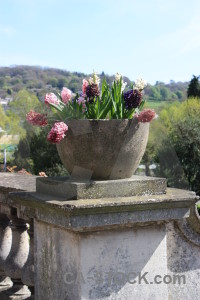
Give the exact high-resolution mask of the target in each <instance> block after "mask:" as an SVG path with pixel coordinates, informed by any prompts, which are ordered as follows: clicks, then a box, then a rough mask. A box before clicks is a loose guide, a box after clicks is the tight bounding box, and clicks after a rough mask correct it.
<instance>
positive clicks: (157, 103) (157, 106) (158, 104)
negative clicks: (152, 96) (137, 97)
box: [145, 101, 172, 112]
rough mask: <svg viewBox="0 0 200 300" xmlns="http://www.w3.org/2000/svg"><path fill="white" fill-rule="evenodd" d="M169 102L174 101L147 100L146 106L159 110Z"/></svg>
mask: <svg viewBox="0 0 200 300" xmlns="http://www.w3.org/2000/svg"><path fill="white" fill-rule="evenodd" d="M169 103H172V101H146V103H145V108H151V109H155V111H156V112H157V111H160V110H161V109H162V108H164V106H165V105H166V104H169Z"/></svg>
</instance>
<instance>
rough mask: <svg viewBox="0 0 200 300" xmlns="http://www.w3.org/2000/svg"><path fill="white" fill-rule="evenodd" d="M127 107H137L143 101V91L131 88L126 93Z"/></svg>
mask: <svg viewBox="0 0 200 300" xmlns="http://www.w3.org/2000/svg"><path fill="white" fill-rule="evenodd" d="M124 102H125V107H126V109H128V110H129V109H132V108H137V107H138V106H139V105H140V103H141V102H142V93H141V92H140V91H139V90H129V91H127V92H126V93H124Z"/></svg>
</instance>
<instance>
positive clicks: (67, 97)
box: [61, 87, 72, 104]
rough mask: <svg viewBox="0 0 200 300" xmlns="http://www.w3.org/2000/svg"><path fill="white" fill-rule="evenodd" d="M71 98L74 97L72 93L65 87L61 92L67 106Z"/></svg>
mask: <svg viewBox="0 0 200 300" xmlns="http://www.w3.org/2000/svg"><path fill="white" fill-rule="evenodd" d="M71 96H72V92H71V91H70V90H69V89H67V88H66V87H64V88H63V89H62V92H61V98H62V101H63V102H64V103H65V104H67V103H68V102H69V100H70V98H71Z"/></svg>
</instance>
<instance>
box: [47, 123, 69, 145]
mask: <svg viewBox="0 0 200 300" xmlns="http://www.w3.org/2000/svg"><path fill="white" fill-rule="evenodd" d="M67 130H68V126H67V125H66V124H65V123H64V122H56V123H55V124H54V125H53V127H52V128H51V131H50V132H49V134H48V136H47V139H48V140H49V141H50V142H51V143H52V144H58V143H59V142H60V141H61V140H62V139H63V138H64V137H65V132H66V131H67Z"/></svg>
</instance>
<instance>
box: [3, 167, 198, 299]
mask: <svg viewBox="0 0 200 300" xmlns="http://www.w3.org/2000/svg"><path fill="white" fill-rule="evenodd" d="M197 201H198V197H196V195H195V193H193V192H189V191H184V190H178V189H168V188H166V181H165V180H164V179H159V178H151V177H139V176H133V177H132V178H131V179H127V180H117V181H115V180H112V181H86V182H82V181H81V182H80V181H79V182H78V181H77V182H76V181H72V180H66V179H65V178H56V179H51V178H37V177H36V176H25V175H16V174H5V173H0V299H2V300H3V299H13V300H14V299H16V300H21V299H36V300H46V299H49V300H80V299H104V300H105V299H106V300H108V299H109V300H111V299H117V300H118V299H120V300H121V299H122V300H129V299H130V300H132V299H136V300H140V299H144V300H145V299H156V300H157V299H159V300H160V299H166V300H167V299H171V300H177V299H194V300H195V299H199V294H200V285H199V278H200V261H199V254H200V218H199V215H198V212H197V209H196V202H197ZM175 281H177V282H178V283H176V282H175Z"/></svg>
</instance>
